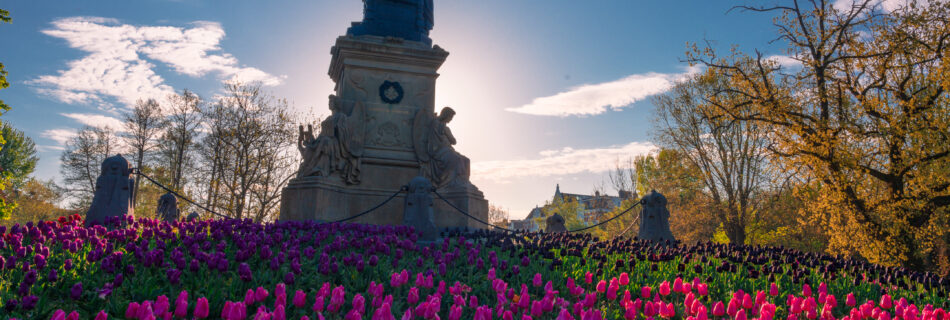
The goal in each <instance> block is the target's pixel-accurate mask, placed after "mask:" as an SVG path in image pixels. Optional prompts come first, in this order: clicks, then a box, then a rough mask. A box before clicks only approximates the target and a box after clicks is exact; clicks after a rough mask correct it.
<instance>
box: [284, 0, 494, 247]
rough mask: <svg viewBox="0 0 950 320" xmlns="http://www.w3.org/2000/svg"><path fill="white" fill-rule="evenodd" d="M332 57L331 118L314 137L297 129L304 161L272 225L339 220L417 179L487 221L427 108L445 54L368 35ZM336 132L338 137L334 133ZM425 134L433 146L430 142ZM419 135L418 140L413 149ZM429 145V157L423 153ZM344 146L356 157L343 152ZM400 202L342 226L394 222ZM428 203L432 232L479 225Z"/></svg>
mask: <svg viewBox="0 0 950 320" xmlns="http://www.w3.org/2000/svg"><path fill="white" fill-rule="evenodd" d="M403 2H405V1H403ZM408 2H413V1H408ZM331 54H332V55H333V56H332V59H331V61H330V70H329V75H330V78H331V79H333V81H334V82H335V83H336V85H335V90H336V92H335V98H332V99H331V100H335V101H336V102H333V101H331V111H332V114H331V116H330V118H328V120H326V121H330V122H331V123H328V124H321V127H322V129H321V132H319V133H315V132H313V129H309V128H308V129H306V130H304V129H303V128H301V130H300V143H299V145H298V146H299V147H300V150H301V155H303V158H304V159H311V160H310V161H307V160H305V161H304V162H303V163H302V164H301V167H300V174H298V176H297V177H296V178H294V179H292V180H291V181H290V182H289V183H288V185H287V187H286V188H284V190H283V191H282V198H281V210H280V217H279V219H280V220H319V221H336V220H340V219H343V218H348V217H351V216H354V215H356V214H359V213H361V212H363V211H364V210H367V209H369V208H371V207H373V206H375V205H377V204H379V203H380V202H382V201H384V200H386V199H387V198H388V197H389V196H391V195H392V194H393V192H395V191H396V190H399V189H400V188H401V187H402V186H403V185H406V184H408V183H409V182H410V180H412V179H413V178H414V177H416V176H420V175H421V176H424V177H426V178H428V179H429V180H430V181H432V182H433V183H434V184H435V185H436V186H438V187H439V189H438V191H439V193H440V194H441V195H442V196H444V197H445V198H446V200H447V201H449V202H451V203H452V204H454V205H455V206H457V207H459V208H460V209H462V210H464V211H466V212H468V213H469V214H471V215H473V216H475V217H478V218H479V219H482V220H488V201H486V200H485V197H484V195H483V194H482V192H481V191H479V190H478V188H477V187H475V186H474V185H472V184H471V183H470V182H468V181H469V179H468V171H469V170H468V166H469V165H468V158H465V157H464V156H462V155H461V154H459V153H458V152H456V151H455V150H454V149H453V148H452V143H451V140H454V138H455V137H454V136H451V132H449V131H448V127H447V123H448V120H451V117H450V116H449V113H453V112H449V111H443V113H444V114H445V116H444V118H442V119H443V120H444V121H441V120H439V116H437V115H436V114H435V112H434V110H435V80H436V78H438V76H439V74H438V73H437V70H438V69H439V67H440V66H441V65H442V63H443V62H444V61H445V59H446V57H447V56H448V52H446V51H445V50H442V48H440V47H439V46H430V45H426V44H425V43H421V42H418V41H403V40H401V39H396V38H392V37H386V36H379V35H374V34H372V33H367V34H363V35H359V36H354V34H350V35H347V36H343V37H339V38H337V40H336V45H335V46H334V47H333V48H332V49H331ZM331 118H332V120H331ZM358 119H362V120H360V121H357V120H358ZM417 119H422V120H417ZM417 121H419V122H417ZM341 128H342V129H344V130H343V131H346V132H343V133H341V130H340V129H341ZM323 130H326V131H323ZM331 131H332V132H331ZM433 132H435V133H439V134H434V133H433ZM449 136H451V139H448V137H449ZM321 137H324V138H321ZM431 137H434V139H433V140H435V141H434V142H433V143H431V144H430V143H428V141H429V140H428V139H429V138H431ZM321 139H322V141H321ZM334 139H335V140H334ZM419 139H426V143H425V144H419V143H418V142H419ZM443 141H445V142H448V143H445V142H443ZM344 144H348V145H344ZM430 146H431V147H433V150H434V151H436V152H434V153H430V152H429V149H428V147H430ZM346 150H358V151H360V152H350V153H348V154H346V153H344V151H346ZM317 154H324V155H319V156H317ZM420 154H422V155H424V157H425V158H420V157H419V155H420ZM336 157H339V158H336ZM313 159H316V160H313ZM330 159H335V161H333V160H330ZM433 159H435V160H433ZM354 160H355V161H354ZM334 164H336V165H334ZM325 168H329V169H325ZM353 169H356V170H353ZM404 201H406V195H405V194H400V195H399V196H397V197H396V198H395V199H393V200H392V201H391V202H389V203H388V204H386V205H383V206H382V207H380V208H379V209H377V210H375V211H373V212H372V213H369V214H367V215H364V216H362V217H360V218H357V219H354V220H351V221H350V222H356V223H374V224H391V225H398V224H402V223H403V219H404V217H403V209H404V208H403V203H404ZM433 201H434V203H433V207H432V208H433V211H434V219H435V225H436V227H438V228H440V229H442V228H455V227H468V228H485V226H484V225H481V224H480V223H478V222H477V221H475V220H474V219H470V218H468V217H465V216H463V215H461V214H459V213H458V212H456V210H455V209H453V208H452V207H451V206H450V205H448V204H446V203H445V202H443V201H442V200H441V199H438V198H434V200H433Z"/></svg>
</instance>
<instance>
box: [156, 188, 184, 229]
mask: <svg viewBox="0 0 950 320" xmlns="http://www.w3.org/2000/svg"><path fill="white" fill-rule="evenodd" d="M155 216H156V217H158V218H159V219H162V221H166V222H174V221H176V220H178V217H179V216H180V213H179V212H178V197H175V195H174V194H172V193H171V192H169V193H166V194H163V195H162V196H161V197H159V198H158V206H156V207H155Z"/></svg>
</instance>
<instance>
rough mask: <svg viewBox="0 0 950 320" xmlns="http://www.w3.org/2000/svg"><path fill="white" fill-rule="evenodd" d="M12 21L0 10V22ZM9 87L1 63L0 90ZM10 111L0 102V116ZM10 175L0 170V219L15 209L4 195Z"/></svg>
mask: <svg viewBox="0 0 950 320" xmlns="http://www.w3.org/2000/svg"><path fill="white" fill-rule="evenodd" d="M12 21H13V19H11V18H10V12H9V11H6V10H3V9H0V22H6V23H11V22H12ZM9 86H10V83H9V82H7V71H6V70H4V69H3V63H2V62H0V89H5V88H7V87H9ZM8 110H10V106H8V105H7V104H6V103H3V100H0V115H2V114H3V113H4V112H6V111H8ZM4 143H5V142H4V140H3V136H2V135H0V144H4ZM10 176H11V174H10V173H9V172H7V171H6V170H5V169H4V168H0V219H7V218H8V217H10V212H12V211H13V208H15V207H16V204H15V203H11V202H8V201H7V199H6V198H7V196H6V193H5V192H4V189H6V186H7V180H9V179H10Z"/></svg>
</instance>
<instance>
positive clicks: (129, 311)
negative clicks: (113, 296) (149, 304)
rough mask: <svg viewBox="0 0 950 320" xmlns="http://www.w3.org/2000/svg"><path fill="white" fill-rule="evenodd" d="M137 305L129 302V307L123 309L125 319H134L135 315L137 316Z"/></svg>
mask: <svg viewBox="0 0 950 320" xmlns="http://www.w3.org/2000/svg"><path fill="white" fill-rule="evenodd" d="M138 310H139V304H138V303H136V302H129V306H128V307H126V308H125V317H126V318H130V319H131V318H135V315H137V314H138Z"/></svg>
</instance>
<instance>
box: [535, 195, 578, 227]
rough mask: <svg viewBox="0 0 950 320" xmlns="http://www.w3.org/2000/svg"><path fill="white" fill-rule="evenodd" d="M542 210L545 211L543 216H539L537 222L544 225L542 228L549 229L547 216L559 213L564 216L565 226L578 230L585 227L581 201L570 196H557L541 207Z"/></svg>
mask: <svg viewBox="0 0 950 320" xmlns="http://www.w3.org/2000/svg"><path fill="white" fill-rule="evenodd" d="M541 211H542V212H544V215H545V216H543V217H540V218H538V219H537V220H536V221H535V223H537V224H538V225H539V226H542V228H541V229H547V228H546V227H545V226H547V218H548V217H550V216H553V215H554V214H559V215H561V217H563V218H564V226H565V227H566V228H567V230H577V229H580V228H583V227H585V226H586V225H585V224H584V219H583V218H581V211H583V208H582V207H581V203H580V201H577V199H573V198H570V197H555V198H554V199H552V200H551V201H550V202H547V203H545V204H544V207H542V208H541Z"/></svg>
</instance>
